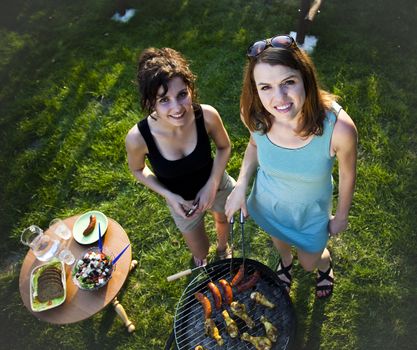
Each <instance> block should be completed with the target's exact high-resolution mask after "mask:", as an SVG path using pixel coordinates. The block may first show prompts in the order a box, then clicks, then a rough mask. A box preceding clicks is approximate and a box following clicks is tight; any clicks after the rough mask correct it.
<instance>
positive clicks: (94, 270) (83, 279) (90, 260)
mask: <svg viewBox="0 0 417 350" xmlns="http://www.w3.org/2000/svg"><path fill="white" fill-rule="evenodd" d="M112 261H113V254H112V253H111V252H109V251H108V250H106V249H103V251H102V252H100V250H99V249H98V247H94V248H89V249H88V250H86V251H84V252H83V253H82V254H81V256H80V258H79V259H78V260H77V261H76V263H75V264H74V267H73V269H72V280H73V282H74V284H75V285H76V286H77V287H78V288H80V289H82V290H97V289H100V288H101V287H104V286H105V285H106V284H107V283H108V282H109V280H110V279H111V276H112V273H113V271H114V267H113V264H112Z"/></svg>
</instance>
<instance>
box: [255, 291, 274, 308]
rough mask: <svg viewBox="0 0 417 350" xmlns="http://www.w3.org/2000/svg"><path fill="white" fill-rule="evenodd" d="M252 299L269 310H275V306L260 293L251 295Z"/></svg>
mask: <svg viewBox="0 0 417 350" xmlns="http://www.w3.org/2000/svg"><path fill="white" fill-rule="evenodd" d="M250 298H251V299H252V300H253V301H254V302H255V303H258V304H261V305H263V306H265V307H267V308H270V309H273V308H274V307H275V304H274V303H272V302H270V301H269V300H268V299H267V298H266V297H265V295H263V294H262V293H260V292H252V293H251V295H250Z"/></svg>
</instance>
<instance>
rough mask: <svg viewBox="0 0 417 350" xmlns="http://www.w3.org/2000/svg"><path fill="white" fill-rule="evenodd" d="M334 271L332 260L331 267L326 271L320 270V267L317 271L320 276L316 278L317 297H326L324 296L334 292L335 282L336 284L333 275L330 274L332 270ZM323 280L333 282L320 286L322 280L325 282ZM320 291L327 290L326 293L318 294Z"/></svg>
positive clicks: (326, 296)
mask: <svg viewBox="0 0 417 350" xmlns="http://www.w3.org/2000/svg"><path fill="white" fill-rule="evenodd" d="M332 271H333V265H332V262H330V266H329V268H328V269H327V271H326V272H323V271H320V270H319V269H317V272H318V274H319V276H318V277H317V278H316V297H317V298H319V299H324V298H328V297H329V296H331V295H332V293H333V284H334V278H333V277H332V276H330V272H332ZM323 281H328V282H330V283H331V284H328V285H322V286H319V285H318V284H319V283H320V282H323ZM318 291H325V292H326V293H324V294H323V295H321V296H319V295H318V294H317V292H318Z"/></svg>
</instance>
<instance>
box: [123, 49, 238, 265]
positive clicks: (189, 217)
mask: <svg viewBox="0 0 417 350" xmlns="http://www.w3.org/2000/svg"><path fill="white" fill-rule="evenodd" d="M137 80H138V84H139V90H140V94H141V106H142V108H143V110H145V111H147V112H148V113H149V114H148V115H147V116H146V117H145V118H144V119H143V120H141V121H140V122H139V123H137V124H136V125H134V126H133V127H132V128H131V129H130V131H129V133H128V135H127V137H126V150H127V158H128V163H129V168H130V170H131V171H132V173H133V175H134V176H135V178H136V179H137V180H138V181H139V182H141V183H143V184H144V185H145V186H147V187H148V188H150V189H151V190H153V191H155V192H156V193H158V194H160V195H161V196H162V197H164V198H165V200H166V202H167V205H168V208H169V210H170V212H171V215H172V217H173V219H174V221H175V223H176V225H177V227H178V229H179V230H180V231H181V233H182V235H183V237H184V239H185V241H186V243H187V245H188V247H189V249H190V251H191V253H192V254H193V258H194V262H195V264H196V265H197V266H201V265H205V264H206V263H207V261H206V257H207V254H208V250H209V240H208V237H207V234H206V231H205V228H204V215H205V212H206V211H207V210H209V209H210V210H211V211H212V213H213V216H214V222H215V225H216V230H217V255H218V257H219V258H220V259H224V258H227V257H229V256H230V252H229V248H228V245H227V241H228V230H229V225H228V223H227V220H226V215H225V214H224V207H225V202H226V198H227V196H228V195H229V194H230V192H231V191H232V189H233V186H234V182H235V181H234V180H233V179H232V178H231V177H230V176H229V175H228V174H227V173H226V172H225V168H226V164H227V161H228V160H229V157H230V150H231V146H230V140H229V136H228V135H227V132H226V130H225V128H224V126H223V123H222V120H221V118H220V115H219V113H218V112H217V111H216V109H214V108H213V107H212V106H210V105H205V104H202V105H200V104H197V100H196V90H195V87H194V82H195V76H194V74H193V73H192V72H191V70H190V68H189V64H188V62H187V61H186V60H185V58H184V57H183V56H182V55H181V54H180V53H179V52H177V51H175V50H173V49H170V48H162V49H156V48H149V49H146V50H145V51H144V52H143V53H142V55H141V56H140V58H139V64H138V73H137ZM211 141H212V142H213V143H214V146H215V150H216V152H215V156H214V159H213V157H212V154H211ZM146 158H147V159H148V160H149V163H150V165H151V167H152V170H151V169H150V168H149V167H148V166H147V165H146V162H145V159H146Z"/></svg>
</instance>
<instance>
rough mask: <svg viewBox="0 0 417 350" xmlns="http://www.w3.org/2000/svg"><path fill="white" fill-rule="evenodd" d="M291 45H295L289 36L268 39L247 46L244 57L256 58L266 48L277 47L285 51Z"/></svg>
mask: <svg viewBox="0 0 417 350" xmlns="http://www.w3.org/2000/svg"><path fill="white" fill-rule="evenodd" d="M292 45H296V44H295V41H294V39H293V38H292V37H290V36H289V35H277V36H274V37H272V38H269V39H265V40H260V41H255V42H254V43H253V44H252V45H250V46H249V48H248V51H247V52H246V55H247V56H248V57H256V56H258V55H259V54H260V53H261V52H263V51H264V50H265V49H267V48H268V47H279V48H283V49H287V48H289V47H291V46H292Z"/></svg>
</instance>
